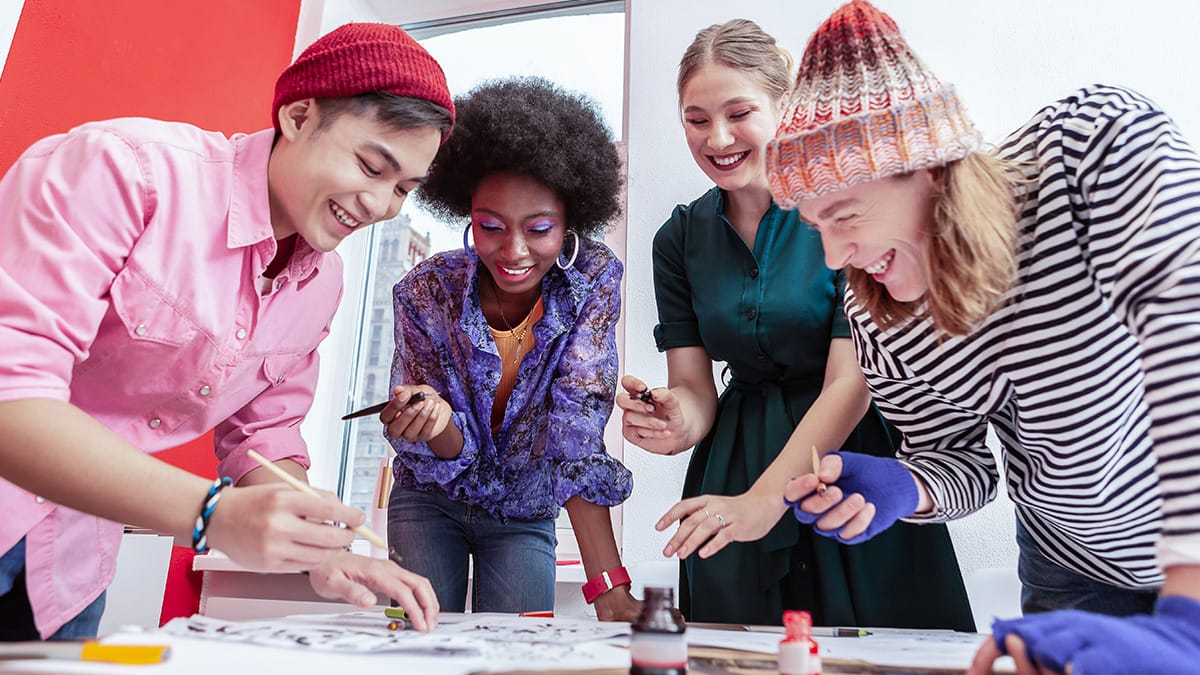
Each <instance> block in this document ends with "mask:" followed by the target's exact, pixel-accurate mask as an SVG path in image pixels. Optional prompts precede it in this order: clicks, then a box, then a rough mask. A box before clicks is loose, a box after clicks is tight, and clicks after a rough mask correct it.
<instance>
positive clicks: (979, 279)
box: [847, 152, 1025, 336]
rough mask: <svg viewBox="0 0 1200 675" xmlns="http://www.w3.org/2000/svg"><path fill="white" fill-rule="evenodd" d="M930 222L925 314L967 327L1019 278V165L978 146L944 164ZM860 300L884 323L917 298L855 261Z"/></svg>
mask: <svg viewBox="0 0 1200 675" xmlns="http://www.w3.org/2000/svg"><path fill="white" fill-rule="evenodd" d="M941 171H942V185H943V188H942V190H940V191H939V192H938V194H937V195H936V196H935V198H934V199H935V202H934V209H933V227H932V229H931V231H930V233H929V246H928V249H927V254H926V258H925V260H924V262H923V264H924V267H925V270H924V271H925V278H926V279H927V280H928V284H929V289H928V291H927V292H926V296H925V298H926V299H927V300H928V303H929V309H928V313H929V316H930V317H931V318H932V319H933V325H934V327H935V328H937V329H938V330H939V331H942V332H943V333H946V334H948V335H955V336H959V335H966V334H967V333H969V332H970V331H971V329H972V328H974V327H975V326H977V325H979V323H981V322H982V321H983V320H984V319H985V318H987V316H988V315H989V314H991V313H992V312H994V311H995V310H996V309H998V308H999V307H1000V305H1001V304H1002V303H1003V301H1004V295H1005V293H1007V292H1008V290H1009V289H1010V288H1011V287H1012V284H1013V282H1014V281H1016V278H1017V213H1018V208H1019V201H1020V200H1019V198H1018V196H1017V190H1018V189H1019V188H1020V187H1021V186H1022V184H1023V183H1024V182H1025V181H1024V179H1023V178H1022V177H1021V172H1020V171H1019V167H1018V166H1017V165H1016V164H1014V163H1012V162H1009V161H1006V160H1003V159H1000V158H998V157H996V156H995V155H992V154H990V153H983V152H975V153H971V154H970V155H967V156H966V157H964V158H963V159H960V160H956V161H954V162H951V163H949V164H947V165H946V166H944V167H942V168H941ZM847 281H848V283H849V284H850V287H851V288H852V289H853V290H854V295H855V297H856V298H858V301H859V302H861V303H862V304H863V306H864V307H866V309H867V311H869V312H870V313H871V318H872V319H873V320H874V321H875V323H876V324H878V325H879V326H880V327H882V328H891V327H893V326H897V325H899V324H901V323H904V322H905V321H907V320H908V319H910V318H912V317H914V316H916V315H917V313H918V312H919V310H920V307H921V304H922V301H914V302H899V301H897V300H894V299H892V297H891V295H889V294H888V292H887V289H886V288H884V286H883V285H882V284H880V283H878V282H876V281H875V280H874V279H872V278H871V276H870V275H869V274H867V273H866V272H864V271H863V270H860V269H854V268H850V269H848V270H847Z"/></svg>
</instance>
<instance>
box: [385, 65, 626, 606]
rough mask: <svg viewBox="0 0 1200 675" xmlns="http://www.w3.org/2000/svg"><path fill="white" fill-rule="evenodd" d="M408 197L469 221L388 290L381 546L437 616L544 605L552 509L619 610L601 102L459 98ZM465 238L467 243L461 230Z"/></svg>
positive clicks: (613, 287) (607, 193)
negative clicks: (390, 334) (447, 247)
mask: <svg viewBox="0 0 1200 675" xmlns="http://www.w3.org/2000/svg"><path fill="white" fill-rule="evenodd" d="M455 106H456V109H457V111H458V120H457V123H456V126H455V130H454V134H453V135H452V136H451V138H450V140H449V141H448V142H447V143H446V145H444V146H443V147H442V149H441V152H440V153H439V154H438V156H437V158H436V159H435V161H434V163H433V165H432V166H431V167H430V171H429V174H428V177H427V179H426V181H425V183H424V186H423V187H422V188H421V190H420V191H419V193H418V195H417V196H418V199H419V201H420V202H421V203H422V204H423V205H424V206H425V207H427V208H428V209H429V210H430V211H432V212H433V213H435V214H436V215H439V216H441V217H442V218H444V219H449V220H457V221H468V224H467V226H466V229H465V231H464V233H463V248H462V249H461V250H454V251H450V252H446V253H440V254H438V255H435V256H433V257H431V258H430V259H428V260H425V261H424V262H422V263H421V264H419V265H417V266H416V267H415V268H414V269H413V270H412V271H411V272H410V273H409V274H408V275H407V276H405V277H404V278H403V279H401V280H400V282H399V283H397V284H396V287H395V289H394V302H395V311H396V352H395V358H394V362H393V365H392V387H393V390H392V391H393V395H394V398H393V400H392V402H391V403H390V404H389V406H388V407H387V408H386V409H385V410H384V411H383V412H382V413H381V419H382V420H383V421H384V423H385V424H386V425H387V434H388V437H389V438H390V439H391V442H392V445H393V447H395V449H396V453H397V456H396V460H395V464H394V473H395V476H396V481H395V487H394V489H393V491H392V494H391V500H390V504H389V508H388V536H389V539H390V541H389V543H390V545H391V546H393V547H394V548H395V549H396V550H397V551H398V552H399V554H400V555H401V556H402V557H403V559H404V564H405V565H406V566H407V567H408V568H409V569H411V570H412V571H414V572H417V573H418V574H423V575H425V576H427V577H429V579H430V581H431V582H432V584H433V587H434V590H435V592H436V593H437V596H438V601H439V602H440V603H441V606H442V608H443V609H445V610H447V611H458V612H461V611H464V609H465V604H466V593H467V578H468V561H469V560H470V559H472V558H473V563H474V571H473V574H472V578H473V581H472V586H471V591H472V610H473V611H481V612H530V611H546V610H551V609H552V608H553V607H554V578H555V553H554V550H555V544H556V537H555V518H556V517H557V516H558V513H559V509H560V508H562V507H565V508H566V509H567V513H568V515H569V517H570V519H571V525H572V527H573V528H574V530H575V533H576V537H577V539H578V541H579V549H580V553H581V556H582V558H583V565H584V568H585V570H586V572H587V576H588V578H589V579H591V581H589V582H588V583H587V584H585V585H584V596H585V598H586V599H587V601H588V602H589V603H592V602H594V604H595V607H596V614H597V617H598V618H599V619H602V620H626V621H628V620H631V619H632V618H633V617H634V616H635V615H636V612H637V610H638V603H637V601H636V600H635V599H634V598H633V596H632V595H631V594H630V591H629V584H630V581H629V576H628V574H627V573H626V571H625V569H624V567H622V566H621V560H620V556H619V554H618V552H617V546H616V541H615V539H614V537H613V531H612V523H611V520H610V518H609V511H608V509H609V507H611V506H613V505H616V504H620V503H621V502H623V501H624V500H625V499H626V498H627V497H628V496H629V493H630V490H631V489H632V479H631V477H630V473H629V471H628V470H627V469H626V468H625V467H624V466H622V465H621V463H620V462H618V461H617V460H616V459H614V458H613V457H611V456H610V455H609V454H608V453H607V452H606V450H605V447H604V427H605V424H606V423H607V421H608V418H609V415H610V413H611V412H612V407H613V398H614V395H615V389H616V383H617V349H616V324H617V319H618V315H619V311H620V281H621V275H622V271H623V267H622V265H621V262H620V261H619V260H618V259H617V258H616V256H615V255H613V253H612V251H610V250H609V249H608V248H607V247H606V246H605V245H604V244H603V243H601V242H600V241H599V240H598V239H597V238H598V237H600V236H601V235H602V234H603V231H604V229H605V226H606V224H607V223H608V222H609V221H610V219H612V218H613V217H614V216H616V215H617V213H618V211H619V210H620V201H619V196H620V189H621V162H620V158H619V156H618V154H617V151H616V148H615V147H614V145H613V143H612V139H611V137H610V134H609V131H608V128H607V127H606V126H605V124H604V122H603V121H602V119H601V117H600V114H599V113H598V111H597V108H596V106H595V105H594V103H592V102H591V101H590V100H588V99H586V98H584V97H583V96H581V95H578V94H573V93H569V92H566V91H564V90H562V89H561V88H559V87H557V86H556V85H554V84H552V83H550V82H548V81H546V80H542V79H537V78H523V79H510V80H502V81H496V82H490V83H486V84H484V85H481V86H480V87H478V88H476V89H474V90H473V91H471V92H470V93H468V94H467V95H466V96H465V97H462V98H461V99H459V100H456V101H455ZM471 240H473V241H474V246H471V245H470V241H471Z"/></svg>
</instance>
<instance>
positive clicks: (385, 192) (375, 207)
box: [358, 182, 404, 223]
mask: <svg viewBox="0 0 1200 675" xmlns="http://www.w3.org/2000/svg"><path fill="white" fill-rule="evenodd" d="M358 202H359V204H360V205H362V209H363V215H364V216H366V217H367V218H370V220H371V222H373V223H376V222H379V221H381V220H389V219H391V218H395V217H396V214H398V213H400V207H401V206H402V205H403V204H404V197H402V196H400V195H397V194H396V192H395V190H394V189H393V188H392V186H390V185H387V184H386V183H382V182H381V184H380V185H372V186H371V188H370V189H367V190H363V191H362V192H360V193H359V195H358Z"/></svg>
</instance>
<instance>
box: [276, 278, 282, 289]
mask: <svg viewBox="0 0 1200 675" xmlns="http://www.w3.org/2000/svg"><path fill="white" fill-rule="evenodd" d="M282 285H283V282H282V281H280V280H278V279H276V280H275V290H279V287H280V286H282Z"/></svg>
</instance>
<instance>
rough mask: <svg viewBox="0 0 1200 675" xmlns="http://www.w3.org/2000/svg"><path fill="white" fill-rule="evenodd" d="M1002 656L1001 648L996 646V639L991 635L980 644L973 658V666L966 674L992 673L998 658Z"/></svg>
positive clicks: (980, 674)
mask: <svg viewBox="0 0 1200 675" xmlns="http://www.w3.org/2000/svg"><path fill="white" fill-rule="evenodd" d="M1001 656H1002V654H1001V653H1000V650H999V649H997V648H996V641H995V640H994V639H992V636H990V635H989V636H988V637H987V639H985V640H984V641H983V644H981V645H979V649H978V650H977V651H976V652H975V657H974V658H972V659H971V667H970V668H967V673H966V675H990V674H991V672H992V666H993V665H994V664H995V663H996V659H998V658H1000V657H1001Z"/></svg>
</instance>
